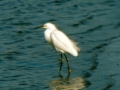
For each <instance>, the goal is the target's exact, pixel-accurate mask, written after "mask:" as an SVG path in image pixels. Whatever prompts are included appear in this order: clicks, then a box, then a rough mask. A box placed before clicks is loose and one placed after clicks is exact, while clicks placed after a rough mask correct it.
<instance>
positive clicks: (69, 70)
mask: <svg viewBox="0 0 120 90" xmlns="http://www.w3.org/2000/svg"><path fill="white" fill-rule="evenodd" d="M64 56H65V58H66V61H67V66H68V72H69V73H70V72H72V70H71V69H70V67H69V62H68V58H67V56H66V55H65V54H64Z"/></svg>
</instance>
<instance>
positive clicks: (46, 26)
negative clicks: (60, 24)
mask: <svg viewBox="0 0 120 90" xmlns="http://www.w3.org/2000/svg"><path fill="white" fill-rule="evenodd" d="M42 28H46V29H50V30H56V29H57V28H56V26H55V25H54V24H52V23H46V24H44V25H43V27H42Z"/></svg>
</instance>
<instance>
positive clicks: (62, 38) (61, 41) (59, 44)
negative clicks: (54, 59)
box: [43, 23, 80, 72]
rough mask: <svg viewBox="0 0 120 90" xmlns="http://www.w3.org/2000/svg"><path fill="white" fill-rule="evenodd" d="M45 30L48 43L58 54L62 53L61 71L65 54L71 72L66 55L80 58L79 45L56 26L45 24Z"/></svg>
mask: <svg viewBox="0 0 120 90" xmlns="http://www.w3.org/2000/svg"><path fill="white" fill-rule="evenodd" d="M43 28H46V30H45V32H44V35H45V39H46V41H47V42H48V43H49V44H50V45H51V46H52V47H53V48H55V49H56V50H57V51H58V52H61V63H60V71H61V67H62V61H63V60H62V59H63V56H62V53H63V54H64V56H65V58H66V61H67V65H68V71H69V72H71V70H70V67H69V63H68V59H67V56H66V55H65V53H69V54H71V55H73V56H78V51H80V48H79V47H77V44H76V43H75V42H74V41H73V40H71V39H69V38H68V36H67V35H65V34H64V33H63V32H62V31H60V30H58V29H57V27H56V26H55V25H54V24H52V23H46V24H44V26H43Z"/></svg>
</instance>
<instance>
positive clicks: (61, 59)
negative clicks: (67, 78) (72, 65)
mask: <svg viewBox="0 0 120 90" xmlns="http://www.w3.org/2000/svg"><path fill="white" fill-rule="evenodd" d="M62 63H63V56H62V53H61V54H60V70H59V72H60V71H61V68H62Z"/></svg>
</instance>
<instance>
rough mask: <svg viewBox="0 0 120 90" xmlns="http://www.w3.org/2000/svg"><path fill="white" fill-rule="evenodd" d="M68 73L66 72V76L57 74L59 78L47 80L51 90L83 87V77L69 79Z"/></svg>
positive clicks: (69, 89) (71, 89)
mask: <svg viewBox="0 0 120 90" xmlns="http://www.w3.org/2000/svg"><path fill="white" fill-rule="evenodd" d="M70 74H71V73H69V72H68V75H67V77H65V78H64V77H63V76H62V75H61V74H60V75H59V78H60V79H59V80H52V81H50V82H49V86H50V88H51V89H52V90H83V88H84V87H85V83H84V79H83V78H81V77H77V78H74V79H69V77H70Z"/></svg>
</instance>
